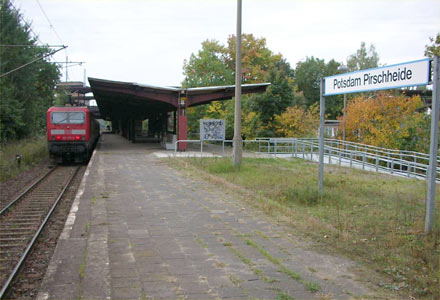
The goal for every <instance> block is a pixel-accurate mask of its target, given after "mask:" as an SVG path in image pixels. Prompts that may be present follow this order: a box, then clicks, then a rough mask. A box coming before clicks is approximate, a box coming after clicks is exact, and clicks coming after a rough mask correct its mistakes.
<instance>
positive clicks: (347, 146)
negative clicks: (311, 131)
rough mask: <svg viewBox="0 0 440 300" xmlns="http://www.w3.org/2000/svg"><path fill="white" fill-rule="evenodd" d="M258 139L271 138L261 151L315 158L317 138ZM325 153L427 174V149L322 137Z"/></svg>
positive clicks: (342, 161) (373, 167)
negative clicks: (405, 148) (423, 151)
mask: <svg viewBox="0 0 440 300" xmlns="http://www.w3.org/2000/svg"><path fill="white" fill-rule="evenodd" d="M258 140H268V141H269V142H270V148H269V149H262V150H263V152H267V153H271V154H274V155H275V156H283V155H284V156H286V155H287V156H289V155H290V156H293V157H299V158H303V159H308V160H316V161H317V160H318V153H319V140H318V139H315V138H302V139H297V138H259V139H258ZM266 150H267V151H266ZM324 155H325V160H326V162H327V163H331V164H339V165H345V166H350V167H358V168H362V169H363V170H370V171H376V172H379V171H380V172H385V173H390V174H396V175H401V176H406V177H417V178H426V176H427V172H428V167H429V154H426V153H421V152H414V151H404V150H394V149H387V148H380V147H376V146H370V145H365V144H359V143H353V142H346V141H345V142H344V141H341V140H336V139H325V143H324ZM437 163H440V157H437ZM439 171H440V168H438V167H437V180H439V179H440V177H439Z"/></svg>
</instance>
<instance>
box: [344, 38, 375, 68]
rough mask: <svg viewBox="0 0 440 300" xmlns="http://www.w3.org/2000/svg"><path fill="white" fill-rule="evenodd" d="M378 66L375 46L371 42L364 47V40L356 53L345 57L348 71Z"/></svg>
mask: <svg viewBox="0 0 440 300" xmlns="http://www.w3.org/2000/svg"><path fill="white" fill-rule="evenodd" d="M378 66H379V54H378V53H377V52H376V47H375V46H374V45H373V44H371V45H370V47H369V48H368V50H367V48H366V46H365V42H361V47H360V48H359V49H358V50H357V51H356V53H354V54H352V55H350V56H349V57H348V58H347V67H348V70H349V71H357V70H364V69H370V68H375V67H378Z"/></svg>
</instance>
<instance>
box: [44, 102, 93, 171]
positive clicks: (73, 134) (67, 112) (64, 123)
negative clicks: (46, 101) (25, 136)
mask: <svg viewBox="0 0 440 300" xmlns="http://www.w3.org/2000/svg"><path fill="white" fill-rule="evenodd" d="M99 135H100V126H99V122H98V121H97V120H96V119H95V118H94V117H93V116H92V114H91V113H90V110H89V109H88V108H87V107H86V106H73V107H50V108H49V109H48V110H47V142H48V147H49V155H50V157H51V158H52V159H53V160H54V161H55V162H57V163H64V162H74V163H84V162H87V161H88V160H89V158H90V156H91V154H92V152H93V149H94V148H95V145H96V143H97V141H98V138H99Z"/></svg>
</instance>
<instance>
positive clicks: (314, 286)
mask: <svg viewBox="0 0 440 300" xmlns="http://www.w3.org/2000/svg"><path fill="white" fill-rule="evenodd" d="M245 242H246V245H249V246H252V247H253V248H255V249H256V250H258V252H260V253H261V254H262V255H263V256H264V257H265V258H266V259H267V260H268V261H270V262H271V263H273V264H274V265H277V266H278V267H279V268H280V271H281V272H283V273H284V274H286V275H287V276H289V277H290V278H291V279H294V280H296V281H298V282H299V283H301V284H303V285H304V286H305V288H306V289H307V290H309V291H311V292H313V293H314V292H317V291H319V289H320V287H319V285H318V284H317V283H314V282H308V281H306V280H304V279H303V278H302V277H301V275H299V274H298V273H296V272H295V271H292V270H290V269H289V268H287V267H286V266H284V265H283V264H282V263H281V261H280V260H279V259H278V258H276V257H273V256H272V255H271V254H270V253H269V252H267V251H266V250H264V249H263V248H261V247H260V246H259V245H258V244H257V243H255V242H254V241H252V240H249V239H246V240H245Z"/></svg>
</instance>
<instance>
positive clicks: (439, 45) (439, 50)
mask: <svg viewBox="0 0 440 300" xmlns="http://www.w3.org/2000/svg"><path fill="white" fill-rule="evenodd" d="M429 40H430V41H431V43H432V45H426V46H425V56H428V57H434V56H440V33H437V36H436V37H435V39H434V38H433V37H431V38H429Z"/></svg>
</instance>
